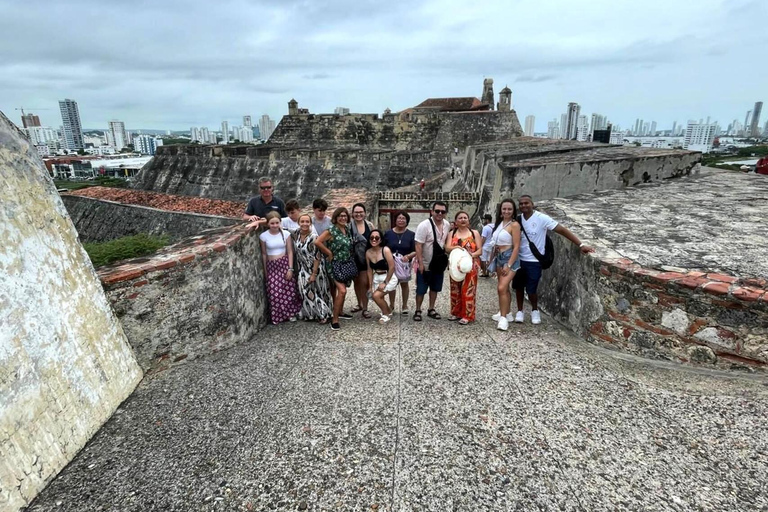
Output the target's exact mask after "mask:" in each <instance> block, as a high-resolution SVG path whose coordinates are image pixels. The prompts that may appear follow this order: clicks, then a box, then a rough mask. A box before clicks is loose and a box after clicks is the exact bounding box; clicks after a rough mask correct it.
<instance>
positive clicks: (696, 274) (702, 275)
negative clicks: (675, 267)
mask: <svg viewBox="0 0 768 512" xmlns="http://www.w3.org/2000/svg"><path fill="white" fill-rule="evenodd" d="M705 275H706V272H694V271H691V272H688V277H704V276H705Z"/></svg>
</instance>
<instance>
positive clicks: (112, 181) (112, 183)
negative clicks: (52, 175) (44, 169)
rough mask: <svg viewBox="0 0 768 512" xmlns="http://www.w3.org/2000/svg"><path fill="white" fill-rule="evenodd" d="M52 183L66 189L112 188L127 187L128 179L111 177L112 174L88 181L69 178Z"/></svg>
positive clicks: (58, 187)
mask: <svg viewBox="0 0 768 512" xmlns="http://www.w3.org/2000/svg"><path fill="white" fill-rule="evenodd" d="M53 184H54V185H56V188H57V189H62V188H64V189H67V190H80V189H81V188H88V187H97V186H98V187H113V188H128V185H129V183H128V181H127V180H125V179H123V178H113V177H112V176H99V177H98V178H94V179H93V180H90V181H74V180H73V181H70V180H53Z"/></svg>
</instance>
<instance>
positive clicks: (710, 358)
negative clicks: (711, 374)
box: [686, 345, 717, 363]
mask: <svg viewBox="0 0 768 512" xmlns="http://www.w3.org/2000/svg"><path fill="white" fill-rule="evenodd" d="M686 352H687V353H688V357H690V358H691V361H693V362H696V363H714V362H716V361H717V356H716V355H715V353H714V352H712V349H711V348H709V347H702V346H699V345H691V346H690V347H688V348H687V349H686Z"/></svg>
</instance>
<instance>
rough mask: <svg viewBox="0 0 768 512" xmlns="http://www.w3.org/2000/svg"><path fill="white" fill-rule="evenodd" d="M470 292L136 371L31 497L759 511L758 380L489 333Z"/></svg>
mask: <svg viewBox="0 0 768 512" xmlns="http://www.w3.org/2000/svg"><path fill="white" fill-rule="evenodd" d="M446 284H447V283H446ZM478 293H479V302H478V307H479V309H478V321H477V322H476V323H475V324H470V325H469V326H466V327H460V326H458V325H456V324H455V323H452V322H447V321H445V320H442V321H434V320H431V319H429V318H425V319H424V321H423V322H421V323H416V322H413V321H412V320H411V319H410V317H402V316H400V315H396V316H395V317H394V319H393V320H392V321H391V322H390V323H389V324H387V325H386V326H379V325H378V324H376V323H375V322H374V321H373V320H367V321H366V320H362V319H361V318H360V317H359V316H356V318H355V319H353V320H350V321H344V320H342V329H341V330H340V331H338V332H333V331H331V330H330V329H328V327H327V326H318V325H317V324H315V323H296V324H284V325H281V326H278V327H271V326H270V327H267V328H265V329H264V330H263V331H261V332H260V333H259V335H258V336H257V337H256V338H255V339H254V340H253V341H252V342H251V343H247V344H244V345H240V346H238V347H235V348H233V349H231V350H229V351H227V352H224V353H219V354H215V355H213V356H209V357H205V358H201V359H198V360H196V361H192V362H190V363H189V364H186V365H184V366H179V367H177V368H174V369H172V370H171V371H168V372H163V373H161V374H158V375H156V376H153V377H151V378H148V379H146V380H145V382H144V383H142V385H141V386H140V387H139V389H138V390H137V391H136V393H135V394H134V396H133V397H132V399H131V400H129V401H128V402H126V403H125V405H124V406H123V407H121V409H120V413H119V414H116V415H115V416H114V417H113V419H112V420H111V421H109V422H108V424H107V425H106V426H105V427H104V428H103V429H102V430H101V431H100V432H99V434H98V435H97V436H96V437H95V438H94V439H93V441H92V442H91V443H90V444H89V445H88V447H87V449H86V450H83V451H82V452H81V454H80V455H79V456H78V457H77V458H76V460H75V461H73V463H72V464H71V465H70V466H69V467H68V468H67V469H66V470H65V471H64V472H63V473H62V475H61V476H60V477H59V478H57V479H56V480H55V481H54V482H53V483H52V484H51V485H50V486H49V487H48V489H46V491H45V492H44V493H43V494H41V496H40V497H39V498H38V499H37V500H36V501H35V503H33V504H32V506H31V507H30V509H29V511H30V512H42V511H53V510H56V511H57V512H65V511H70V510H72V511H75V510H76V511H78V512H89V511H95V510H99V509H100V508H101V509H102V510H137V511H138V510H151V509H158V510H161V509H164V510H200V511H215V510H243V511H248V510H254V511H256V510H297V509H299V508H303V504H306V509H307V510H378V511H393V510H398V511H406V510H456V511H481V510H482V511H485V510H488V511H491V510H493V511H498V510H521V511H528V510H569V511H579V510H617V509H619V510H658V511H661V510H702V511H707V512H715V511H722V510H733V511H736V510H739V511H741V510H762V509H764V508H766V507H768V491H766V488H765V485H764V482H765V480H766V478H768V461H767V460H766V455H765V454H766V453H768V425H766V422H765V421H764V418H765V417H766V416H767V415H768V388H767V387H766V386H765V385H764V383H765V378H764V377H760V378H755V377H749V376H741V375H739V374H735V375H734V374H724V373H722V372H713V371H705V370H699V369H693V368H690V367H688V368H686V367H682V366H680V365H672V364H668V363H654V362H649V361H647V360H641V359H639V358H634V357H631V356H627V355H624V354H620V353H617V352H609V351H606V350H603V349H601V348H599V347H595V346H593V345H589V344H587V343H584V342H583V341H582V340H581V339H579V338H577V337H575V336H574V335H572V334H571V333H569V332H567V331H565V330H564V329H563V328H561V327H560V326H559V325H557V324H556V323H555V322H554V321H553V320H552V319H551V318H549V317H547V316H546V315H545V317H544V323H543V324H542V325H540V326H532V325H531V324H530V322H529V320H526V323H525V324H522V325H519V324H512V325H511V326H510V330H509V331H507V332H500V331H497V330H496V328H495V323H493V322H491V320H490V315H491V314H493V313H494V312H495V311H496V308H497V304H496V292H495V285H494V283H493V282H492V281H491V280H481V282H480V283H479V292H478ZM353 300H354V299H353V298H352V297H350V299H349V301H348V306H351V304H352V302H353ZM447 300H448V299H447V296H446V294H445V293H443V294H441V296H440V298H439V299H438V305H439V309H440V312H441V313H442V314H443V315H444V316H445V315H447V314H448V311H447V309H448V308H447ZM528 318H530V317H528ZM694 483H696V484H695V485H694Z"/></svg>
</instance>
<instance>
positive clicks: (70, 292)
mask: <svg viewBox="0 0 768 512" xmlns="http://www.w3.org/2000/svg"><path fill="white" fill-rule="evenodd" d="M0 182H2V184H3V186H2V187H0V240H2V241H3V243H2V244H0V283H1V284H0V509H2V510H4V511H5V510H7V511H10V510H18V509H20V508H23V507H25V506H26V505H28V504H29V503H30V501H31V500H32V499H33V498H34V497H35V495H36V494H37V493H38V492H39V491H40V490H41V489H42V488H43V487H45V485H46V484H47V483H48V482H49V481H50V480H51V479H52V478H53V477H54V476H56V474H57V473H58V472H59V471H60V470H61V469H62V468H63V467H64V466H66V465H67V463H69V462H70V461H71V460H72V458H73V457H74V456H75V455H76V454H77V452H78V451H79V450H80V449H81V448H82V447H83V446H84V445H85V443H86V442H87V441H88V440H89V439H90V438H91V436H92V435H93V434H94V433H95V432H96V431H97V430H98V429H99V427H101V425H102V424H103V423H104V422H105V421H106V420H107V419H108V418H109V417H110V416H111V415H112V413H113V412H114V411H115V409H116V408H117V407H118V406H119V405H120V403H121V402H122V401H123V400H125V398H127V397H128V395H129V394H130V393H131V391H133V389H134V387H135V386H136V385H137V384H138V382H139V381H140V380H141V377H142V373H141V369H140V368H139V366H138V365H137V364H136V359H135V358H134V355H133V353H132V352H131V349H130V346H129V345H128V342H127V340H126V337H125V334H124V332H123V329H122V327H121V326H120V323H119V322H118V321H117V319H116V318H115V316H114V314H113V313H112V310H111V309H110V306H109V302H108V301H107V298H106V297H105V295H104V291H103V290H102V288H101V286H100V283H99V281H98V279H97V277H96V274H95V272H94V270H93V266H92V265H91V263H90V261H89V259H88V255H87V254H86V253H85V251H84V250H83V248H82V246H81V245H80V243H79V242H78V240H77V233H76V232H75V228H74V226H73V224H72V221H71V220H70V218H69V217H68V216H67V212H66V210H65V208H64V205H63V204H62V202H61V199H60V198H59V195H58V194H57V193H56V189H55V188H54V185H53V182H52V181H51V179H50V177H49V175H48V172H47V171H46V170H45V167H43V164H42V162H41V161H40V157H39V156H38V155H37V151H35V149H34V147H31V146H30V144H29V141H28V140H27V139H26V137H25V136H24V135H22V134H21V132H20V131H19V130H18V129H17V128H16V127H14V126H13V124H11V122H10V121H9V120H8V119H7V118H6V117H5V116H4V115H2V114H1V113H0Z"/></svg>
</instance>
